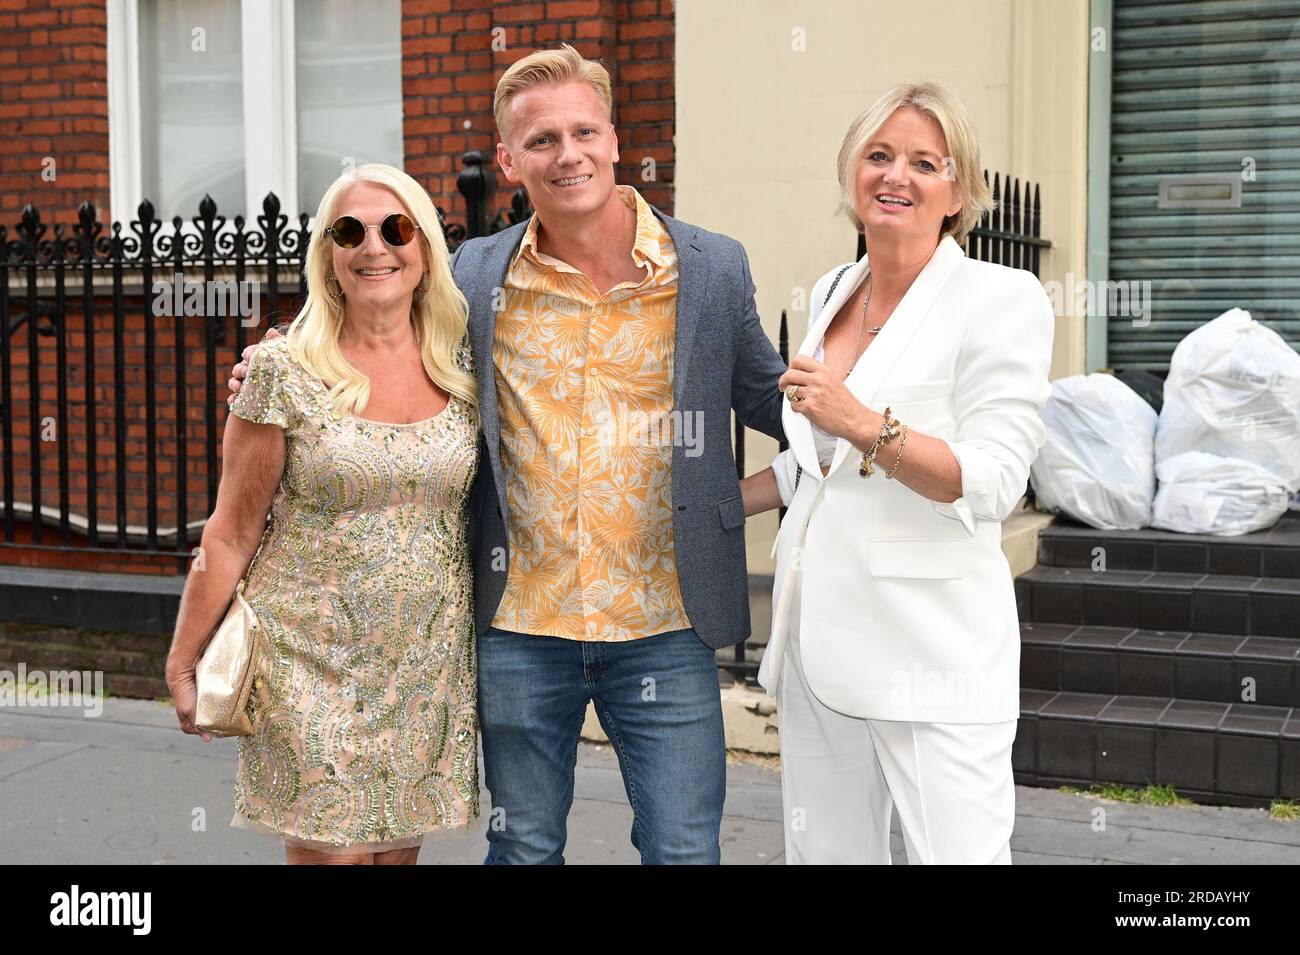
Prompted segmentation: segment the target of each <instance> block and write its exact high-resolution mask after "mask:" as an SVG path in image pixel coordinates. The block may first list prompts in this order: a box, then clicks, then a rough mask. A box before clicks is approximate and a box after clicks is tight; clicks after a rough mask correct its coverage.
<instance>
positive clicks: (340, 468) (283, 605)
mask: <svg viewBox="0 0 1300 955" xmlns="http://www.w3.org/2000/svg"><path fill="white" fill-rule="evenodd" d="M349 217H350V218H349ZM306 268H307V278H308V296H307V302H306V305H305V306H304V308H303V310H302V311H301V312H300V313H299V315H298V316H297V318H296V319H295V320H294V321H293V323H292V324H291V325H290V327H289V330H288V333H287V335H286V336H285V337H282V338H273V339H272V340H270V341H268V342H265V343H264V344H262V345H261V346H259V347H258V348H257V349H256V350H255V351H254V352H253V354H252V356H251V358H250V359H249V367H248V377H247V380H246V381H245V382H244V384H243V387H242V389H241V390H240V392H239V395H238V397H237V398H236V399H235V400H234V401H233V403H232V404H231V409H230V410H231V414H230V416H229V417H228V419H227V423H226V430H225V438H224V445H223V459H224V460H223V474H222V478H221V487H220V491H219V493H218V497H217V506H216V510H215V511H214V512H213V514H212V517H211V518H210V519H209V521H208V523H207V526H206V528H205V530H204V533H203V541H202V556H203V560H202V561H195V566H194V567H193V568H192V570H191V573H190V576H189V579H188V581H187V583H186V588H185V594H184V597H183V598H182V601H181V607H180V614H179V617H178V620H177V624H176V633H175V638H174V641H173V645H172V650H171V653H170V655H169V657H168V661H167V679H168V685H169V686H170V687H171V690H172V696H173V699H174V701H175V705H176V711H177V715H178V718H179V720H180V725H181V728H182V729H183V730H184V731H185V732H186V733H198V730H197V729H196V728H195V726H194V705H195V681H194V667H195V662H196V660H197V659H198V657H199V655H200V653H201V650H202V647H203V645H204V644H205V642H206V641H207V639H208V637H209V635H210V634H211V632H212V630H213V628H214V627H215V626H216V624H217V623H218V622H219V621H220V619H221V618H222V616H223V614H224V613H225V611H226V608H227V606H228V604H229V603H230V601H231V598H232V596H233V595H234V592H235V588H236V584H237V583H238V582H239V580H240V579H241V578H245V579H246V584H245V591H244V595H245V597H246V599H247V600H248V602H249V603H250V605H251V606H252V608H253V610H254V612H255V613H256V615H257V618H258V621H259V624H260V625H261V626H262V627H263V631H264V634H265V637H266V640H265V642H264V648H265V650H264V653H263V654H262V656H261V657H260V658H259V659H258V660H257V661H256V668H257V669H256V672H257V678H256V682H255V689H254V693H253V699H252V700H251V701H250V709H249V714H250V717H251V719H252V723H253V732H252V734H251V735H249V736H244V737H241V738H240V740H239V766H238V771H237V774H236V781H235V810H236V811H235V817H234V820H233V821H232V823H231V824H232V825H234V826H237V827H240V828H245V829H249V830H253V831H256V832H260V833H263V834H266V835H270V836H273V837H275V838H276V839H281V840H283V841H284V843H285V854H286V861H287V862H289V863H290V864H299V863H344V864H412V863H414V862H415V861H416V856H417V855H418V853H419V850H420V845H421V843H422V841H423V838H424V836H425V835H426V834H427V833H429V832H432V831H434V830H443V829H455V828H462V827H464V826H466V825H468V824H469V823H470V822H471V821H472V820H474V819H476V818H477V817H478V763H477V759H478V722H477V716H476V711H475V705H476V693H475V680H476V672H475V657H474V629H473V606H472V586H471V576H470V573H471V572H470V564H469V538H468V528H467V521H468V515H467V507H466V502H467V500H468V494H469V488H470V484H471V482H472V481H473V478H474V474H475V469H476V462H477V441H478V437H477V432H478V413H477V409H476V407H475V397H474V395H475V390H474V378H473V373H472V368H471V367H470V359H469V350H468V347H467V345H465V343H464V336H465V328H466V314H467V309H466V304H465V299H464V297H463V296H462V295H461V294H460V292H459V291H457V289H456V287H455V285H454V284H453V282H452V278H451V273H450V270H449V268H448V260H447V248H446V244H445V243H444V241H443V236H442V229H441V227H440V225H439V220H438V216H437V213H436V211H435V209H434V207H433V204H432V202H431V201H430V199H429V197H428V195H427V194H426V193H425V191H424V190H423V189H422V188H421V187H420V186H419V185H418V184H417V183H416V182H415V181H414V180H413V179H411V178H410V177H409V176H407V175H406V174H405V173H402V172H400V171H399V170H397V169H394V168H392V167H390V166H382V165H367V166H361V167H358V168H357V169H356V170H355V171H353V172H350V173H347V174H345V175H344V176H342V177H340V178H339V180H337V181H336V182H335V183H334V184H333V185H332V186H331V187H330V188H329V190H328V191H327V192H326V194H325V196H324V198H323V199H322V200H321V204H320V208H319V209H318V211H317V214H316V220H315V227H314V231H313V234H312V240H311V248H310V251H309V253H308V257H307V263H306ZM268 516H269V522H268ZM199 735H202V736H204V738H205V740H206V739H209V738H210V737H208V736H207V735H206V734H199Z"/></svg>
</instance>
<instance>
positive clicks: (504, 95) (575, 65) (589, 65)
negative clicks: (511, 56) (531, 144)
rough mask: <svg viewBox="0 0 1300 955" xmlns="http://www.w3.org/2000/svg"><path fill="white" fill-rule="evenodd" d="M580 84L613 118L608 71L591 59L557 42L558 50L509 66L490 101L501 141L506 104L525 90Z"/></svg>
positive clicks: (507, 113)
mask: <svg viewBox="0 0 1300 955" xmlns="http://www.w3.org/2000/svg"><path fill="white" fill-rule="evenodd" d="M578 81H580V82H583V83H587V84H589V85H590V86H591V88H592V89H593V90H595V91H596V95H597V96H599V97H600V101H601V102H602V103H604V104H605V110H606V112H608V113H609V114H610V119H611V121H612V120H613V115H614V93H613V90H612V88H611V86H610V82H609V72H608V71H607V70H606V69H605V67H603V66H601V65H600V63H598V62H597V61H595V60H585V59H583V57H582V54H581V53H579V52H578V51H577V50H575V49H574V48H573V47H571V46H569V44H567V43H561V44H560V48H559V49H558V50H538V51H537V52H536V53H530V54H529V55H528V56H526V57H524V58H523V59H522V60H519V61H518V62H516V63H514V64H512V65H511V67H510V68H509V69H508V70H506V71H505V73H504V74H503V75H502V76H501V79H500V81H498V83H497V90H496V95H495V96H494V97H493V99H492V113H493V115H494V116H495V117H496V121H497V130H498V131H499V132H500V133H501V137H502V139H504V138H505V137H506V136H507V135H508V127H509V125H510V122H509V117H510V104H511V103H512V102H514V98H515V97H516V96H518V95H519V94H520V93H522V92H524V91H525V90H530V89H533V88H534V87H537V86H542V85H544V84H546V83H571V82H578Z"/></svg>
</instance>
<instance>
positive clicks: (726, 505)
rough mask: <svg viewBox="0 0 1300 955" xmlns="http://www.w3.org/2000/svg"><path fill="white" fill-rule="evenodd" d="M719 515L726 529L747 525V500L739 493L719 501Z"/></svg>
mask: <svg viewBox="0 0 1300 955" xmlns="http://www.w3.org/2000/svg"><path fill="white" fill-rule="evenodd" d="M718 517H719V519H720V520H721V521H722V526H723V528H725V529H726V530H734V529H735V528H737V527H744V526H745V501H744V499H743V498H741V497H740V496H739V495H737V496H735V497H729V498H727V499H726V500H725V501H719V502H718Z"/></svg>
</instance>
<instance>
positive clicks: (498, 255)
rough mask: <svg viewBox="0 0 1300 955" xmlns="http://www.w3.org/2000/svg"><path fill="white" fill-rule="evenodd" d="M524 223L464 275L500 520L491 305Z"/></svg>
mask: <svg viewBox="0 0 1300 955" xmlns="http://www.w3.org/2000/svg"><path fill="white" fill-rule="evenodd" d="M525 228H527V226H526V224H524V223H520V225H519V226H516V227H515V231H516V234H515V235H513V236H511V237H510V238H504V237H503V239H502V241H499V242H496V243H495V244H494V246H493V247H492V248H490V249H489V251H488V252H487V254H486V256H485V258H484V262H483V267H482V269H481V270H478V271H476V272H474V273H472V274H471V275H469V276H467V278H468V279H469V281H470V282H472V283H474V290H473V294H471V295H467V296H466V297H467V298H468V299H469V335H470V345H471V347H472V348H473V350H474V359H475V365H474V371H475V374H476V376H477V377H478V399H479V421H480V422H481V424H482V426H483V441H484V443H485V444H486V445H487V451H488V457H489V458H490V460H491V465H492V476H493V478H494V482H495V484H496V491H497V502H498V503H499V505H500V507H501V516H502V519H503V520H505V519H506V513H507V508H506V482H505V474H504V472H503V470H502V467H501V416H500V410H499V406H498V404H497V376H496V362H495V360H494V359H493V356H492V342H493V340H494V339H495V337H496V328H497V312H496V308H494V307H493V306H494V303H495V302H496V301H497V299H498V296H499V293H498V292H497V289H503V288H505V284H506V273H507V271H509V269H510V260H511V259H512V258H513V257H514V254H515V252H517V251H518V249H519V243H520V242H522V241H523V237H524V229H525Z"/></svg>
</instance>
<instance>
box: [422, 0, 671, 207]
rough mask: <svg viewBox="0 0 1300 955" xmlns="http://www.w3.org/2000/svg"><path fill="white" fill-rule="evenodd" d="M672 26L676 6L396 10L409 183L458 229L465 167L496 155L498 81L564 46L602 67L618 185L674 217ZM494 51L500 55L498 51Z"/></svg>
mask: <svg viewBox="0 0 1300 955" xmlns="http://www.w3.org/2000/svg"><path fill="white" fill-rule="evenodd" d="M673 23H674V21H673V5H672V0H545V2H543V0H403V3H402V71H403V80H402V93H403V98H404V100H405V103H404V109H405V123H404V132H405V137H406V171H407V172H409V173H411V175H413V176H415V177H416V178H417V179H419V180H420V181H421V182H423V183H424V184H425V186H426V188H428V190H429V192H430V193H431V194H432V195H433V197H434V200H435V201H436V202H437V203H438V204H439V205H440V206H442V207H443V209H444V210H445V211H447V212H448V214H449V216H450V218H452V219H453V220H460V219H461V218H462V217H463V214H464V203H463V200H462V199H461V196H460V194H459V193H458V192H457V190H456V176H457V175H458V174H459V172H460V170H461V169H462V168H463V167H462V165H461V161H460V157H461V155H462V154H463V153H464V152H465V151H467V150H471V149H476V150H480V151H482V152H484V153H486V154H487V155H489V156H492V155H495V152H496V142H497V137H496V127H495V123H494V121H493V118H492V91H493V89H494V88H495V86H496V83H497V80H498V79H500V78H501V74H502V73H504V72H505V70H506V68H507V67H509V66H510V64H511V63H514V62H515V61H516V60H518V59H521V58H522V57H524V56H527V55H528V54H529V53H531V52H533V51H534V50H536V49H538V48H542V47H554V46H557V45H559V44H560V43H562V42H568V43H571V44H572V45H573V46H575V47H576V48H577V49H578V51H579V52H581V53H582V54H583V55H584V56H586V57H589V58H592V59H599V60H602V61H603V62H604V64H605V66H606V67H607V68H608V69H609V70H610V73H611V75H612V77H613V80H614V87H615V105H614V124H615V128H616V129H617V131H618V137H619V153H620V162H619V169H618V178H619V181H620V182H624V183H629V184H631V185H635V186H636V187H637V188H638V189H640V190H641V192H642V193H643V194H644V195H645V196H646V198H647V199H648V200H649V201H650V202H652V203H653V204H654V205H656V206H658V207H659V208H660V209H662V210H664V211H665V212H672V208H673V189H672V183H673V130H674V123H675V119H676V112H675V107H674V90H673V44H674V26H673ZM494 31H497V32H496V33H494ZM494 39H497V41H498V42H497V44H496V45H497V46H498V47H500V46H501V45H502V43H504V49H495V50H494V49H493V41H494ZM466 122H468V123H469V128H468V129H466V128H465V124H466ZM647 158H649V159H653V160H654V169H653V175H654V179H653V180H652V181H646V180H645V178H644V176H643V171H644V170H646V169H647V167H646V166H645V164H644V163H645V160H646V159H647ZM493 167H494V171H495V172H496V173H497V185H498V189H499V192H498V195H497V201H496V203H495V204H494V208H497V207H499V208H507V207H508V206H509V203H510V193H511V191H512V189H513V187H511V186H510V184H509V183H507V182H506V181H505V176H504V175H503V174H502V173H501V171H500V169H498V168H496V167H495V163H494V164H493Z"/></svg>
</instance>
